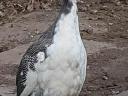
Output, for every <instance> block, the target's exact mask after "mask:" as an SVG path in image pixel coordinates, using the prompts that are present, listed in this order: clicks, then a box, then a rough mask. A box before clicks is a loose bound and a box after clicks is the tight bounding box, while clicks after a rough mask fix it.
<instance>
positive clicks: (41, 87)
mask: <svg viewBox="0 0 128 96" xmlns="http://www.w3.org/2000/svg"><path fill="white" fill-rule="evenodd" d="M62 2H63V4H62V6H61V9H60V12H59V15H58V17H57V19H56V20H55V22H54V23H53V24H52V25H51V26H50V27H49V28H48V30H46V31H45V32H42V34H41V35H40V37H39V38H38V39H37V40H35V41H34V43H33V44H32V45H30V46H29V48H28V49H27V50H26V52H25V54H24V55H23V57H22V59H21V62H20V65H19V66H18V71H17V75H16V88H17V96H78V95H79V94H80V91H81V89H82V86H83V84H84V81H85V78H86V66H87V52H86V49H85V46H84V44H83V42H82V39H81V36H80V30H79V20H78V14H77V13H78V8H77V2H78V1H77V0H62Z"/></svg>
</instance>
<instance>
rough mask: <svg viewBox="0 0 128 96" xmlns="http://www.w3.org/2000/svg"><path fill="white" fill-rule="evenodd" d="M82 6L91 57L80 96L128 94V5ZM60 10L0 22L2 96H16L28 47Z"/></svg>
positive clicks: (103, 1)
mask: <svg viewBox="0 0 128 96" xmlns="http://www.w3.org/2000/svg"><path fill="white" fill-rule="evenodd" d="M114 1H118V0H113V1H111V0H86V1H85V2H83V4H82V5H80V4H79V13H78V14H79V21H80V31H81V36H82V38H83V42H84V44H85V47H86V49H87V53H88V66H87V77H86V81H85V84H84V86H83V89H82V91H81V94H80V96H116V95H117V94H120V93H122V92H123V91H127V90H128V2H125V0H120V1H118V2H114ZM57 15H58V9H57V10H47V11H42V10H35V11H33V12H29V13H26V14H22V13H20V14H17V15H15V16H11V17H10V18H13V19H12V20H11V21H10V20H8V19H7V20H6V22H4V23H3V20H5V18H3V19H1V21H0V96H15V92H16V90H15V75H16V72H17V67H18V65H19V62H20V60H21V57H22V55H23V54H24V52H25V50H26V49H27V48H28V46H29V45H30V44H31V43H32V42H33V41H34V40H35V39H37V38H38V37H39V35H40V33H41V32H44V31H45V30H46V29H47V28H48V26H50V25H51V24H52V23H53V22H54V20H55V18H56V16H57Z"/></svg>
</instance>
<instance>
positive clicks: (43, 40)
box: [16, 33, 52, 96]
mask: <svg viewBox="0 0 128 96" xmlns="http://www.w3.org/2000/svg"><path fill="white" fill-rule="evenodd" d="M50 35H52V34H51V33H50V34H49V33H44V34H43V35H42V36H41V37H40V38H39V40H37V41H36V42H35V43H34V44H32V45H31V46H30V47H29V48H28V50H27V51H26V53H25V54H24V56H23V58H22V60H21V63H20V65H19V68H18V72H17V76H16V86H17V96H20V95H21V94H22V92H23V91H24V90H25V88H27V86H26V84H25V83H26V81H27V75H28V71H29V69H30V70H32V71H33V72H34V71H35V66H34V64H35V63H37V62H38V60H37V54H38V53H39V52H43V53H44V55H45V56H44V57H45V58H47V54H46V50H47V47H48V45H49V46H50V44H51V43H52V39H51V37H50ZM33 79H34V78H33Z"/></svg>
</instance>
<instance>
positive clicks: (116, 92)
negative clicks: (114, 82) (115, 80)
mask: <svg viewBox="0 0 128 96" xmlns="http://www.w3.org/2000/svg"><path fill="white" fill-rule="evenodd" d="M119 93H120V91H114V90H112V94H113V95H116V94H119Z"/></svg>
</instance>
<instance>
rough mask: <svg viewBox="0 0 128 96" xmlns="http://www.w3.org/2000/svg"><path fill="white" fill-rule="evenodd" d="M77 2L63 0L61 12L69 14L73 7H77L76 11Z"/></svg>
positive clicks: (74, 0)
mask: <svg viewBox="0 0 128 96" xmlns="http://www.w3.org/2000/svg"><path fill="white" fill-rule="evenodd" d="M76 3H77V2H76V0H63V5H62V9H61V14H65V15H66V14H69V13H70V12H71V9H72V8H73V7H76V10H74V11H77V6H76Z"/></svg>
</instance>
